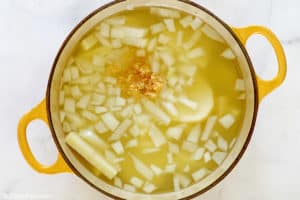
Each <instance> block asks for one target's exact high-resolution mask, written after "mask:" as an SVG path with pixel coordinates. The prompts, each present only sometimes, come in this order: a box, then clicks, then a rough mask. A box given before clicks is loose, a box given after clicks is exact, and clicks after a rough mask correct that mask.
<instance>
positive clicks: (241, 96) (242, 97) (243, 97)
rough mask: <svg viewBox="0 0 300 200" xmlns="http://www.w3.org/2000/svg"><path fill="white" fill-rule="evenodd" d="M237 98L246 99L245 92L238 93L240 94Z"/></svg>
mask: <svg viewBox="0 0 300 200" xmlns="http://www.w3.org/2000/svg"><path fill="white" fill-rule="evenodd" d="M237 99H239V100H244V99H246V94H245V93H242V94H240V95H239V96H238V97H237Z"/></svg>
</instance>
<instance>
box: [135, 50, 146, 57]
mask: <svg viewBox="0 0 300 200" xmlns="http://www.w3.org/2000/svg"><path fill="white" fill-rule="evenodd" d="M136 56H137V57H145V56H146V52H145V50H144V49H139V50H137V51H136Z"/></svg>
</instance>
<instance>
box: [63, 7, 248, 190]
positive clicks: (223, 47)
mask: <svg viewBox="0 0 300 200" xmlns="http://www.w3.org/2000/svg"><path fill="white" fill-rule="evenodd" d="M124 27H125V28H124ZM132 27H133V29H132ZM181 36H182V37H181ZM244 99H245V93H244V86H243V80H242V79H241V73H240V71H239V66H238V63H237V60H236V59H235V55H234V54H233V53H232V51H231V50H230V48H229V45H228V44H226V43H225V42H224V41H223V39H222V38H221V37H220V36H219V35H218V34H217V33H216V32H214V30H213V29H212V28H211V27H209V26H208V25H206V24H205V23H204V22H202V20H201V19H197V18H195V17H194V16H190V15H187V14H186V13H182V12H179V11H176V10H167V9H161V8H151V9H150V8H139V9H134V10H128V11H124V12H122V13H118V14H115V15H113V16H111V17H110V18H109V19H106V20H104V21H103V22H101V23H100V24H99V25H98V26H96V27H95V28H94V29H93V30H91V31H90V32H89V33H88V34H86V35H85V37H84V38H83V39H82V41H81V42H80V43H78V45H77V47H76V49H75V51H74V52H73V54H72V56H71V57H70V58H69V63H68V65H67V66H66V68H65V71H64V75H63V79H62V84H61V93H60V109H61V111H60V114H61V123H62V127H63V130H64V131H65V133H66V136H67V135H71V134H70V133H72V134H73V136H74V135H75V136H74V137H73V139H74V138H75V139H74V140H72V141H71V139H68V136H67V137H66V141H67V143H68V144H69V145H70V146H71V147H72V148H73V149H74V150H75V151H76V152H77V153H79V154H80V155H81V156H82V155H83V157H84V158H82V157H81V156H80V155H79V154H78V156H79V157H80V159H81V160H82V162H83V163H84V164H85V165H86V166H87V167H88V168H90V169H91V170H92V171H93V172H94V173H95V175H97V176H99V178H101V179H103V180H104V181H106V182H107V183H109V184H112V185H115V186H117V187H121V188H123V189H125V190H128V191H132V192H133V191H136V192H142V193H165V192H170V191H174V190H175V191H177V190H179V189H183V188H185V187H188V186H189V185H191V184H193V183H195V182H198V181H201V179H202V178H204V177H205V176H207V175H208V174H209V173H211V172H212V171H214V170H215V169H216V168H217V167H218V166H219V165H220V163H221V162H222V161H223V160H224V159H225V157H226V155H227V154H228V152H229V151H230V149H231V148H232V146H233V145H234V141H235V138H236V137H238V134H239V131H240V128H241V123H242V119H243V116H244V109H245V102H244ZM153 106H154V107H153ZM77 136H79V137H77ZM70 138H71V137H70ZM75 140H76V141H75ZM81 140H82V141H81ZM74 141H75V142H74ZM78 141H79V142H78ZM80 142H83V143H80ZM79 143H80V144H84V145H87V146H88V147H87V148H89V149H92V151H93V152H96V154H98V155H99V156H101V158H103V159H104V160H105V162H107V163H108V165H109V166H110V167H112V168H111V169H108V171H109V170H110V171H109V172H107V173H106V172H104V173H103V171H102V168H101V167H99V166H98V165H96V164H95V162H96V161H95V162H90V160H89V159H92V160H93V159H94V158H95V156H94V155H87V154H88V153H87V152H88V150H87V148H83V147H82V146H81V147H79V146H80V145H79ZM72 144H73V145H72ZM120 144H121V147H120ZM78 145H79V146H78ZM83 151H84V153H83V154H82V152H83ZM89 152H91V151H89ZM90 154H91V153H90ZM134 160H138V161H137V162H138V163H142V165H143V167H146V171H148V172H149V173H150V175H149V174H148V175H147V172H145V174H146V175H145V174H143V173H141V171H142V170H139V169H138V168H139V167H137V165H139V164H137V163H136V162H135V161H134ZM99 162H100V161H99ZM101 162H102V161H101ZM101 162H100V164H103V163H101ZM101 166H102V165H101ZM105 166H106V165H105ZM199 170H200V171H199ZM103 174H104V175H103ZM133 177H135V178H133Z"/></svg>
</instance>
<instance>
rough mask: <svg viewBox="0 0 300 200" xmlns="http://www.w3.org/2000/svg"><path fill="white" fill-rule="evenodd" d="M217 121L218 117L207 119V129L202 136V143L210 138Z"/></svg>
mask: <svg viewBox="0 0 300 200" xmlns="http://www.w3.org/2000/svg"><path fill="white" fill-rule="evenodd" d="M216 120H217V117H216V116H211V117H209V118H208V119H207V121H206V125H205V128H204V130H203V133H202V136H201V141H206V140H207V139H208V138H209V136H210V134H211V132H212V129H213V127H214V125H215V123H216Z"/></svg>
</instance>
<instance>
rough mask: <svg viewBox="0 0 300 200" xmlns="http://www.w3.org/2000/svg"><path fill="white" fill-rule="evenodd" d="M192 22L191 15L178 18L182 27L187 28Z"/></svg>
mask: <svg viewBox="0 0 300 200" xmlns="http://www.w3.org/2000/svg"><path fill="white" fill-rule="evenodd" d="M192 22H193V17H192V16H191V15H187V16H186V17H184V18H182V19H181V20H179V23H180V24H181V26H182V27H183V28H187V27H188V26H189V25H191V23H192Z"/></svg>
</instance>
